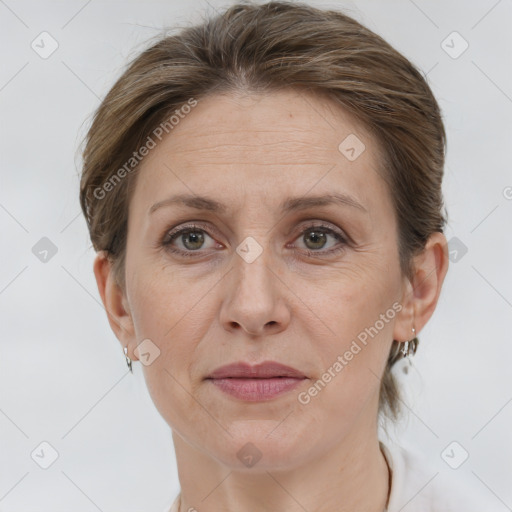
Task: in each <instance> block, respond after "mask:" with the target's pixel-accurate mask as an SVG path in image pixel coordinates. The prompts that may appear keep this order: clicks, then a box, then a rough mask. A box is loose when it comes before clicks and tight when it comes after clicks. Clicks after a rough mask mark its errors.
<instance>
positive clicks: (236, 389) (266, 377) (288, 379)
mask: <svg viewBox="0 0 512 512" xmlns="http://www.w3.org/2000/svg"><path fill="white" fill-rule="evenodd" d="M305 379H307V377H306V375H304V374H303V373H302V372H300V371H299V370H297V369H295V368H292V367H290V366H286V365H283V364H281V363H278V362H276V361H266V362H264V363H261V364H258V365H250V364H247V363H244V362H240V363H234V364H230V365H226V366H222V367H220V368H217V369H216V370H214V371H213V372H212V373H211V374H210V375H208V377H207V378H206V380H208V381H210V382H211V383H212V384H213V385H214V386H215V387H216V388H217V389H219V390H220V391H222V392H223V393H225V394H228V395H230V396H232V397H234V398H237V399H239V400H245V401H251V402H258V401H265V400H271V399H273V398H276V397H277V396H280V395H283V394H285V393H287V392H290V391H292V390H293V389H294V388H296V387H297V386H299V385H300V384H301V383H302V381H304V380H305Z"/></svg>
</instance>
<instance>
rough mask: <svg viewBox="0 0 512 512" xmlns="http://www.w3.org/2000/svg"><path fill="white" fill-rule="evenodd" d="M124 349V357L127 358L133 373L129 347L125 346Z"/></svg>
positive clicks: (127, 363)
mask: <svg viewBox="0 0 512 512" xmlns="http://www.w3.org/2000/svg"><path fill="white" fill-rule="evenodd" d="M123 351H124V357H125V359H126V365H127V366H128V369H129V370H130V373H133V370H132V360H131V359H130V358H129V357H128V347H124V349H123Z"/></svg>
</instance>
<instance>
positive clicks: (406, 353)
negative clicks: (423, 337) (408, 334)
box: [400, 327, 418, 373]
mask: <svg viewBox="0 0 512 512" xmlns="http://www.w3.org/2000/svg"><path fill="white" fill-rule="evenodd" d="M412 334H413V337H412V339H410V340H407V341H404V343H403V347H402V348H401V349H400V353H401V354H402V357H404V358H406V359H407V364H406V365H405V366H404V367H403V372H404V373H409V368H410V367H411V366H412V363H411V356H413V355H414V354H415V353H416V349H417V348H418V338H416V329H415V328H414V327H413V328H412Z"/></svg>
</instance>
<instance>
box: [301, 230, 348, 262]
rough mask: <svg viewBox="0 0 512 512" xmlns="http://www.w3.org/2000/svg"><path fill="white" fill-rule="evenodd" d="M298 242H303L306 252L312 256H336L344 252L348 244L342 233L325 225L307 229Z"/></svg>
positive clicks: (302, 232)
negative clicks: (335, 254) (341, 251)
mask: <svg viewBox="0 0 512 512" xmlns="http://www.w3.org/2000/svg"><path fill="white" fill-rule="evenodd" d="M296 240H301V241H302V243H303V245H305V249H304V252H305V253H306V254H308V255H310V256H318V255H330V254H334V253H337V252H339V251H340V250H343V249H344V248H345V245H346V244H347V240H346V239H345V237H344V236H343V235H342V234H341V233H340V232H338V231H337V230H335V229H333V228H331V227H329V226H327V225H325V224H314V225H310V226H308V227H306V228H305V229H303V230H302V231H301V233H300V236H299V237H298V238H297V239H296ZM329 240H330V241H329Z"/></svg>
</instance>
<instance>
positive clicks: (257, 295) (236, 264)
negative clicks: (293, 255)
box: [220, 248, 290, 336]
mask: <svg viewBox="0 0 512 512" xmlns="http://www.w3.org/2000/svg"><path fill="white" fill-rule="evenodd" d="M226 277H227V278H228V281H227V282H226V283H225V284H224V287H223V290H225V293H224V297H223V304H222V308H221V312H220V321H221V324H222V325H223V326H224V328H225V329H226V330H227V331H231V332H234V331H236V330H242V331H244V332H245V333H247V334H249V335H252V336H264V335H269V334H276V333H278V332H281V331H283V330H284V329H286V328H287V326H288V324H289V322H290V311H289V307H288V304H287V299H286V297H287V295H289V294H290V291H289V290H288V288H287V286H286V284H285V283H284V280H283V277H281V276H279V275H278V268H277V266H276V262H275V259H273V258H271V255H270V249H269V248H265V249H264V250H263V252H262V253H261V254H260V255H259V256H258V257H257V258H256V259H255V260H254V261H252V262H251V263H249V262H248V261H246V260H245V259H244V258H243V257H241V256H239V254H238V253H236V254H234V256H233V268H232V270H231V272H229V273H228V276H226Z"/></svg>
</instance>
